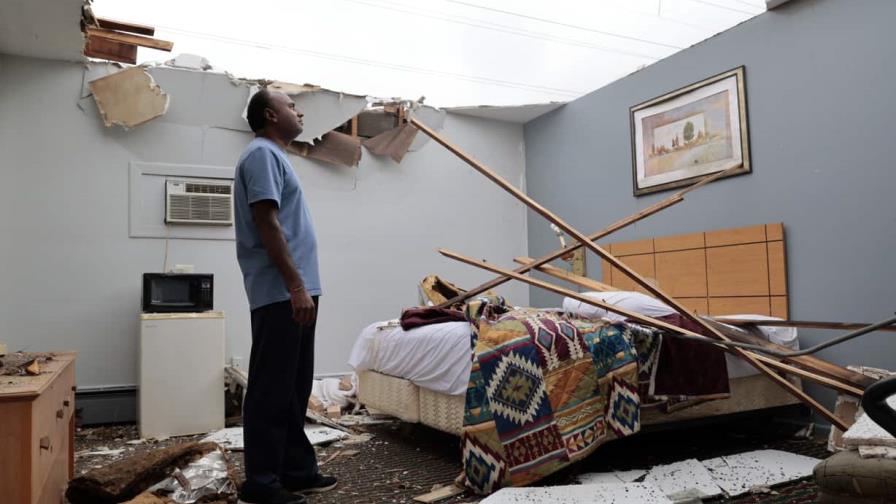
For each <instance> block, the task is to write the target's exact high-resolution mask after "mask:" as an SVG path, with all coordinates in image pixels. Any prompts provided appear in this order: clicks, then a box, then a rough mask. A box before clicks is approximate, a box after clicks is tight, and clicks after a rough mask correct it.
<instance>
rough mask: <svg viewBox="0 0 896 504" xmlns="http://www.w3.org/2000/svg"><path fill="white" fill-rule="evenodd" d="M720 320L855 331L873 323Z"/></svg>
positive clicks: (891, 329)
mask: <svg viewBox="0 0 896 504" xmlns="http://www.w3.org/2000/svg"><path fill="white" fill-rule="evenodd" d="M715 318H716V319H718V321H719V322H723V323H725V324H729V325H733V326H752V325H757V326H772V327H805V328H807V329H840V330H849V331H854V330H856V329H862V328H864V327H868V326H870V325H871V324H865V323H863V322H819V321H815V320H755V319H746V318H728V317H725V316H724V315H719V316H717V317H715ZM878 331H888V332H896V326H887V327H881V328H880V329H878Z"/></svg>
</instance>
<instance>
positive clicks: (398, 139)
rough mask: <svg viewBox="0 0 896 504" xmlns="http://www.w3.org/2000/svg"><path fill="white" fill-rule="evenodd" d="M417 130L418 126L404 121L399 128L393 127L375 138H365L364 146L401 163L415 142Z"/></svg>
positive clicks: (373, 152)
mask: <svg viewBox="0 0 896 504" xmlns="http://www.w3.org/2000/svg"><path fill="white" fill-rule="evenodd" d="M417 131H418V130H417V128H415V127H413V126H412V125H411V124H410V123H404V124H402V125H401V126H399V127H397V128H392V129H390V130H389V131H385V132H383V133H380V134H379V135H377V136H375V137H373V138H368V139H367V140H364V142H363V143H364V147H367V150H369V151H370V152H371V154H375V155H377V156H389V157H391V158H392V159H393V160H394V161H395V162H396V163H401V160H402V159H404V155H405V154H407V152H408V149H410V147H411V144H412V143H413V142H414V138H415V137H416V136H417Z"/></svg>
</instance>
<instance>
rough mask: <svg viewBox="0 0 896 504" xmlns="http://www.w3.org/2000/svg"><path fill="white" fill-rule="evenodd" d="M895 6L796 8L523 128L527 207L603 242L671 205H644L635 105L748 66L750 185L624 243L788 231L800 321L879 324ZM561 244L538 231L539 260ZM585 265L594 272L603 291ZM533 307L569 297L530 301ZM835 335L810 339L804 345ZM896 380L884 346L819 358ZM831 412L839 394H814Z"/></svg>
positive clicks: (728, 190)
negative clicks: (605, 232)
mask: <svg viewBox="0 0 896 504" xmlns="http://www.w3.org/2000/svg"><path fill="white" fill-rule="evenodd" d="M894 18H896V2H892V1H891V0H864V1H856V2H845V1H842V0H800V1H794V2H791V3H788V4H785V5H784V6H783V7H781V8H779V9H777V10H773V11H769V12H767V13H765V14H762V15H760V16H758V17H756V18H754V19H752V20H750V21H747V22H745V23H743V24H741V25H739V26H737V27H735V28H733V29H731V30H728V31H726V32H724V33H722V34H719V35H717V36H715V37H713V38H711V39H709V40H706V41H704V42H702V43H700V44H697V45H696V46H694V47H691V48H689V49H686V50H684V51H681V52H679V53H677V54H675V55H673V56H671V57H669V58H666V59H664V60H662V61H660V62H658V63H655V64H654V65H651V66H650V67H648V68H645V69H643V70H641V71H639V72H637V73H634V74H632V75H629V76H627V77H625V78H623V79H620V80H618V81H616V82H614V83H612V84H610V85H608V86H606V87H604V88H601V89H599V90H597V91H594V92H593V93H591V94H589V95H587V96H585V97H583V98H580V99H578V100H576V101H574V102H572V103H570V104H568V105H566V106H565V107H563V108H561V109H559V110H557V111H555V112H553V113H550V114H548V115H546V116H542V117H540V118H538V119H536V120H534V121H531V122H529V123H528V124H527V125H526V128H525V133H526V134H525V137H526V173H527V182H528V190H529V194H530V195H531V196H533V197H534V198H535V199H536V200H538V201H539V202H541V203H542V204H544V205H545V206H546V207H547V208H549V209H551V210H554V211H556V212H557V213H558V214H559V215H561V216H562V217H564V218H566V219H568V220H569V222H570V223H571V224H572V225H574V226H575V227H577V228H578V229H579V230H580V231H582V232H584V233H586V234H590V233H592V232H594V231H597V230H599V229H601V228H603V227H604V226H605V225H607V224H609V223H611V222H613V221H615V220H617V219H619V218H621V217H624V216H626V215H628V214H631V213H634V212H636V211H638V210H640V209H642V208H644V207H646V206H648V205H649V204H651V203H654V202H656V201H659V200H660V199H662V198H664V197H666V196H668V195H669V194H670V192H665V193H660V194H653V195H650V196H644V197H640V198H635V197H633V196H632V179H631V166H632V160H631V147H630V145H631V143H630V142H631V140H630V132H629V107H630V106H632V105H635V104H638V103H641V102H643V101H646V100H648V99H651V98H653V97H656V96H659V95H662V94H664V93H666V92H669V91H672V90H675V89H677V88H679V87H682V86H684V85H687V84H690V83H693V82H696V81H699V80H702V79H704V78H706V77H709V76H712V75H715V74H718V73H720V72H723V71H726V70H729V69H731V68H734V67H737V66H740V65H744V66H745V67H746V89H747V107H748V117H749V134H750V141H751V151H752V162H753V173H751V174H748V175H744V176H739V177H733V178H729V179H726V180H723V181H719V182H715V183H713V184H711V185H709V186H706V187H705V188H702V189H699V190H697V191H695V192H694V193H691V194H689V195H688V196H687V197H686V200H685V201H684V202H683V203H680V204H678V205H677V206H674V207H672V208H671V209H668V210H665V211H664V212H662V213H661V214H658V215H656V216H653V217H649V218H647V219H646V220H644V221H642V222H641V223H639V224H637V225H635V226H632V227H630V228H628V229H626V230H624V231H623V232H620V233H618V234H616V235H613V236H612V237H611V238H612V239H613V240H628V239H638V238H645V237H649V236H662V235H668V234H677V233H687V232H694V231H701V230H709V229H719V228H730V227H738V226H747V225H752V224H762V223H766V222H777V221H781V222H784V225H785V232H786V238H787V254H788V257H787V261H788V268H789V272H788V273H789V276H788V281H789V288H790V316H791V318H795V319H814V320H843V321H852V320H856V321H874V320H879V319H882V318H885V317H887V316H888V315H892V313H893V311H894V309H896V265H894V263H893V250H894V249H896V198H894V197H893V190H894V188H896V165H894V162H893V152H894V151H893V149H894V145H896V136H894V129H893V122H894V117H896V99H894V95H893V90H894V89H896V86H894V82H896V39H894V36H893V31H892V20H893V19H894ZM556 245H557V240H556V238H554V236H553V235H552V234H551V232H550V229H549V228H548V225H547V224H546V223H545V221H544V220H543V219H542V218H540V217H538V216H536V215H534V214H532V215H530V219H529V250H530V253H532V254H533V255H534V256H540V255H543V254H544V253H546V252H547V251H549V250H551V249H553V248H555V247H556ZM598 264H599V262H598V260H597V258H596V257H594V256H589V257H588V274H589V276H591V277H594V278H600V274H601V273H600V269H599V266H598ZM531 301H532V303H533V305H535V306H554V305H557V303H558V301H559V300H558V298H557V297H556V296H553V295H551V294H548V293H546V292H544V291H541V290H539V289H534V288H533V289H532V290H531ZM830 336H833V333H831V332H821V331H809V330H804V331H801V341H802V344H803V345H811V344H813V343H817V342H818V341H820V340H822V339H825V338H827V337H830ZM819 355H820V356H822V357H824V358H827V359H830V360H833V361H835V362H838V363H841V364H864V365H870V366H880V367H885V368H889V369H896V340H894V339H893V337H892V334H889V333H876V334H872V335H868V336H864V337H863V338H862V339H861V340H859V341H855V342H851V343H847V344H844V345H841V346H838V347H834V348H833V349H831V350H829V351H826V352H822V353H821V354H819ZM811 392H812V394H814V395H816V396H817V397H821V398H822V399H824V400H825V401H826V402H828V403H829V404H830V402H831V401H832V394H829V393H827V392H826V391H825V392H822V391H820V390H818V389H817V388H814V387H813V388H811Z"/></svg>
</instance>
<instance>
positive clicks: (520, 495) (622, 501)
mask: <svg viewBox="0 0 896 504" xmlns="http://www.w3.org/2000/svg"><path fill="white" fill-rule="evenodd" d="M548 502H550V503H551V504H594V503H596V502H600V503H601V504H672V502H673V501H671V500H669V498H668V497H666V496H665V495H663V492H662V491H660V489H659V488H657V487H655V486H653V485H651V484H649V483H620V484H613V485H561V486H550V487H524V488H502V489H500V490H498V491H497V492H495V493H493V494H492V495H490V496H488V497H486V498H485V499H484V500H483V501H482V502H481V504H537V503H548Z"/></svg>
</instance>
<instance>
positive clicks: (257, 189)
mask: <svg viewBox="0 0 896 504" xmlns="http://www.w3.org/2000/svg"><path fill="white" fill-rule="evenodd" d="M243 164H244V167H245V170H244V176H245V181H246V199H247V200H248V202H249V204H250V205H251V204H252V203H255V202H256V201H261V200H273V201H274V202H275V203H277V207H278V208H279V207H280V195H281V194H282V193H283V170H282V169H281V167H280V163H279V160H278V159H277V156H276V154H274V153H273V152H271V150H270V149H265V148H258V149H255V150H253V151H252V152H250V153H249V154H248V155H247V156H246V158H245V160H244V161H243Z"/></svg>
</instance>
